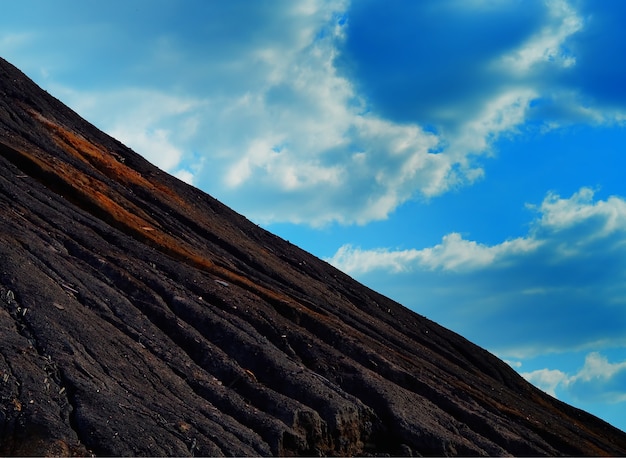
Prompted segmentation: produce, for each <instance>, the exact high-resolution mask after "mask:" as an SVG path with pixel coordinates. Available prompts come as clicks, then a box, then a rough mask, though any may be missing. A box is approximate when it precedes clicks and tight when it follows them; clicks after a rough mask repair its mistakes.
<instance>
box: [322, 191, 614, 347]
mask: <svg viewBox="0 0 626 458" xmlns="http://www.w3.org/2000/svg"><path fill="white" fill-rule="evenodd" d="M534 209H535V211H536V212H537V217H536V219H535V220H534V221H533V222H532V224H530V226H529V231H528V233H527V234H526V235H525V236H523V237H518V238H516V239H511V240H506V241H503V242H501V243H496V244H492V245H487V244H483V243H480V242H478V241H474V240H467V239H465V238H463V237H462V236H461V235H460V234H458V233H450V234H448V235H446V236H444V237H443V239H442V241H441V243H439V244H437V245H435V246H432V247H425V248H419V249H418V248H409V249H399V250H394V249H389V248H376V249H367V250H366V249H361V248H358V247H353V246H349V245H345V246H343V247H341V248H340V249H338V250H337V252H336V253H335V255H334V256H332V257H331V258H329V259H327V260H328V261H329V262H330V263H331V264H333V265H335V266H336V267H338V268H340V269H342V270H344V271H345V272H347V273H349V274H352V275H355V276H356V277H357V279H359V280H360V281H363V282H364V283H366V284H368V286H370V287H372V288H374V289H376V290H378V291H381V292H382V293H383V294H386V295H388V296H390V297H393V298H394V299H396V300H398V301H399V302H401V303H403V304H404V305H406V306H408V307H410V308H412V309H414V310H416V311H419V312H420V313H422V314H425V315H427V316H428V317H429V318H431V319H433V320H435V321H437V322H439V323H440V324H443V325H444V326H447V327H449V328H452V329H454V330H455V331H457V332H460V333H461V334H462V335H464V336H465V337H467V338H469V339H470V340H472V341H474V342H477V343H479V344H480V345H482V346H485V347H487V348H489V349H490V350H491V351H494V352H496V353H498V354H500V355H502V356H503V357H508V358H516V359H519V358H524V357H528V356H529V355H533V354H538V353H546V352H558V351H562V350H563V349H572V348H577V349H593V348H605V347H611V346H615V345H622V344H624V341H625V339H624V336H623V323H624V322H626V307H625V306H626V286H625V285H624V282H623V279H624V278H625V277H626V224H624V223H623V222H624V218H626V201H625V200H624V199H622V198H620V197H616V196H613V197H609V198H607V199H605V200H596V199H594V193H593V191H592V190H591V189H588V188H582V189H581V190H579V191H578V192H577V193H575V194H574V195H572V196H570V197H569V198H561V197H559V196H558V195H556V194H553V193H551V194H548V195H547V196H546V198H545V199H544V201H543V202H542V203H541V204H540V205H539V206H537V207H534ZM451 285H452V286H451ZM582 317H584V318H582ZM485 329H490V332H485Z"/></svg>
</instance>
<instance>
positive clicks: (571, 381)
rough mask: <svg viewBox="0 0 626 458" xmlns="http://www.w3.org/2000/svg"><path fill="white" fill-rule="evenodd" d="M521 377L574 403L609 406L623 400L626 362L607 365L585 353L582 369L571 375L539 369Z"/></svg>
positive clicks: (596, 355) (600, 357)
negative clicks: (560, 394) (561, 394)
mask: <svg viewBox="0 0 626 458" xmlns="http://www.w3.org/2000/svg"><path fill="white" fill-rule="evenodd" d="M521 375H522V376H523V377H524V378H525V379H526V380H528V381H529V382H530V383H532V384H534V385H536V386H538V387H539V388H541V389H542V390H544V391H546V392H547V393H548V394H550V395H552V396H555V397H557V389H558V390H559V391H560V392H562V393H563V395H568V396H571V397H573V398H574V399H576V400H577V401H583V402H600V403H611V404H614V403H620V402H625V401H626V385H625V384H624V382H625V381H626V361H622V362H617V363H611V362H609V360H608V358H607V357H606V356H604V355H602V354H600V353H598V352H591V353H588V354H587V356H586V357H585V364H584V366H583V367H582V368H581V369H580V370H579V371H578V372H576V373H575V374H567V373H565V372H562V371H560V370H556V369H539V370H536V371H532V372H524V373H522V374H521Z"/></svg>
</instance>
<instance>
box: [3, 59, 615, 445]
mask: <svg viewBox="0 0 626 458" xmlns="http://www.w3.org/2000/svg"><path fill="white" fill-rule="evenodd" d="M0 212H1V214H2V218H1V219H0V260H1V263H0V326H1V330H0V396H1V402H0V454H2V455H55V454H56V455H59V454H60V455H84V454H96V455H152V456H154V455H212V456H213V455H239V456H243V455H246V456H247V455H255V456H257V455H379V454H393V455H401V454H402V455H418V454H422V455H426V454H427V455H507V454H514V455H563V454H568V455H572V454H573V455H576V454H582V455H624V454H626V434H625V433H623V432H621V431H619V430H618V429H616V428H614V427H612V426H611V425H609V424H607V423H605V422H603V421H602V420H600V419H598V418H596V417H594V416H592V415H590V414H588V413H586V412H583V411H581V410H578V409H576V408H573V407H571V406H569V405H566V404H564V403H562V402H560V401H558V400H556V399H554V398H552V397H550V396H548V395H547V394H545V393H543V392H542V391H540V390H538V389H536V388H534V387H533V386H532V385H530V384H529V383H527V382H526V381H525V380H524V379H522V378H521V377H520V376H519V375H518V374H517V373H516V372H515V371H514V370H513V369H511V368H510V367H509V366H508V365H507V364H505V363H504V362H502V361H501V360H499V359H498V358H496V357H495V356H493V355H491V354H490V353H488V352H487V351H485V350H483V349H481V348H479V347H477V346H476V345H473V344H472V343H470V342H468V341H467V340H465V339H464V338H463V337H461V336H459V335H457V334H455V333H453V332H451V331H449V330H446V329H444V328H442V327H441V326H439V325H437V324H436V323H433V322H432V321H429V320H428V319H426V318H424V317H422V316H420V315H418V314H416V313H414V312H412V311H410V310H408V309H406V308H405V307H403V306H401V305H400V304H397V303H395V302H393V301H392V300H390V299H388V298H386V297H384V296H382V295H380V294H377V293H376V292H374V291H372V290H370V289H368V288H366V287H365V286H363V285H361V284H359V283H358V282H356V281H354V280H353V279H351V278H350V277H348V276H347V275H345V274H343V273H341V272H340V271H338V270H336V269H335V268H333V267H332V266H330V265H329V264H327V263H325V262H323V261H321V260H320V259H317V258H316V257H314V256H312V255H311V254H309V253H306V252H305V251H303V250H301V249H299V248H298V247H296V246H294V245H292V244H290V243H289V242H287V241H285V240H283V239H281V238H279V237H276V236H274V235H272V234H271V233H268V232H267V231H265V230H263V229H261V228H259V227H258V226H256V225H255V224H253V223H251V222H250V221H248V220H247V219H246V218H244V217H243V216H241V215H239V214H237V213H235V212H234V211H232V210H230V209H229V208H227V207H226V206H224V205H222V204H221V203H220V202H218V201H216V200H215V199H213V198H212V197H210V196H208V195H207V194H205V193H203V192H201V191H199V190H198V189H195V188H193V187H192V186H189V185H187V184H185V183H183V182H181V181H179V180H177V179H176V178H174V177H172V176H170V175H168V174H167V173H164V172H163V171H161V170H159V169H158V168H156V167H155V166H153V165H151V164H150V163H148V162H147V161H145V160H144V159H143V158H141V157H140V156H139V155H137V154H136V153H135V152H133V151H132V150H130V149H129V148H127V147H125V146H124V145H122V144H121V143H120V142H118V141H116V140H114V139H113V138H111V137H109V136H108V135H106V134H104V133H103V132H101V131H99V130H98V129H97V128H95V127H94V126H92V125H91V124H89V123H88V122H86V121H85V120H83V119H82V118H81V117H80V116H78V115H77V114H76V113H74V112H73V111H72V110H70V109H69V108H67V107H66V106H64V105H63V104H62V103H60V102H59V101H58V100H56V99H55V98H53V97H52V96H50V95H49V94H47V93H46V92H45V91H43V90H41V89H40V88H39V87H38V86H37V85H35V84H34V83H33V82H32V81H31V80H30V79H28V78H27V77H26V76H25V75H24V74H22V73H21V72H20V71H19V70H17V69H16V68H15V67H13V66H12V65H10V64H9V63H7V62H6V61H4V60H1V59H0Z"/></svg>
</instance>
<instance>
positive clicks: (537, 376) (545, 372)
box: [521, 369, 568, 398]
mask: <svg viewBox="0 0 626 458" xmlns="http://www.w3.org/2000/svg"><path fill="white" fill-rule="evenodd" d="M521 375H522V377H524V378H525V379H526V380H528V381H529V382H530V383H532V384H533V385H535V386H536V387H538V388H541V389H542V390H543V391H545V392H546V393H548V394H549V395H550V396H553V397H555V398H556V397H557V394H556V388H557V387H558V386H559V385H561V384H562V383H564V382H566V381H567V379H568V377H567V374H566V373H565V372H562V371H560V370H558V369H538V370H536V371H532V372H523V373H522V374H521Z"/></svg>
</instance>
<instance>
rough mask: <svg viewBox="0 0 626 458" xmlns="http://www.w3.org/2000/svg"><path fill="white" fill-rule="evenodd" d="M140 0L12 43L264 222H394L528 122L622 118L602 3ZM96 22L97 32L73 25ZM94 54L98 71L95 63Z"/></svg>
mask: <svg viewBox="0 0 626 458" xmlns="http://www.w3.org/2000/svg"><path fill="white" fill-rule="evenodd" d="M141 5H143V6H144V8H139V9H138V8H136V7H128V8H126V7H124V8H126V9H124V11H123V13H124V14H123V15H120V14H119V11H118V8H111V7H107V6H106V4H104V3H103V4H99V5H98V6H97V13H98V14H97V16H98V20H97V21H95V20H94V19H93V14H91V12H92V10H90V9H89V8H86V7H82V6H81V7H76V8H72V9H71V11H72V21H71V23H70V20H69V19H67V18H60V19H59V21H60V22H59V24H58V25H57V26H56V28H49V29H46V26H45V23H44V25H42V26H41V27H38V28H37V29H36V30H35V29H33V32H32V33H31V34H28V33H26V32H25V33H26V35H24V36H27V37H28V42H27V43H24V42H23V37H22V38H20V37H16V36H12V35H6V36H5V38H4V39H3V41H4V42H6V43H7V46H9V45H11V43H15V42H16V41H17V42H20V40H22V42H20V43H21V44H20V50H22V48H24V46H26V45H28V46H29V47H30V48H29V49H30V50H32V49H33V47H35V46H38V45H39V46H41V40H43V39H46V40H47V41H49V45H50V46H49V49H48V50H47V51H46V54H47V56H48V57H47V58H46V62H48V63H49V62H53V63H54V65H53V66H52V67H50V68H38V69H37V71H36V73H41V74H44V73H45V75H46V76H45V78H44V80H45V81H46V82H47V87H48V88H49V89H51V92H53V93H57V94H59V95H60V96H61V97H62V98H63V100H64V101H67V102H69V103H70V104H71V105H72V106H73V107H74V108H76V109H77V110H78V111H79V113H81V114H83V115H85V116H86V117H88V118H89V119H90V120H92V121H94V122H95V123H96V124H97V125H98V126H100V127H101V128H103V129H104V130H106V131H108V132H110V133H112V134H113V135H114V136H116V137H118V138H119V139H120V140H122V141H124V142H127V143H129V144H130V146H132V147H133V148H134V149H135V150H137V151H138V152H139V153H141V154H143V155H144V156H146V157H147V158H148V159H149V160H151V161H153V162H155V163H156V164H157V165H159V166H161V167H163V168H165V169H166V170H168V171H171V172H173V173H176V174H178V175H179V176H182V177H185V179H187V180H188V181H192V182H193V183H194V184H196V185H197V186H199V187H201V188H202V189H204V190H206V191H208V192H210V193H211V194H213V195H214V196H216V197H217V198H219V199H220V200H223V201H224V202H225V203H227V204H228V205H230V206H232V207H234V208H235V209H237V210H238V211H240V212H242V213H245V214H246V215H247V216H249V217H250V218H252V219H254V220H256V221H258V222H263V223H271V222H280V221H283V222H285V221H288V222H294V223H306V224H310V225H317V226H319V225H323V224H326V223H330V222H339V223H343V224H353V223H357V224H365V223H368V222H370V221H374V220H383V219H386V218H388V217H389V215H390V214H392V212H394V211H395V210H396V209H397V208H398V207H399V206H401V205H402V204H404V203H406V202H407V201H409V200H411V199H430V198H432V197H434V196H438V195H441V194H443V193H446V192H449V191H450V190H456V189H459V188H460V187H461V186H465V185H468V184H472V183H474V182H476V181H477V180H480V179H483V178H484V176H485V171H484V170H483V162H484V161H483V159H484V158H485V157H486V156H491V155H493V154H494V153H495V152H494V144H495V142H496V141H498V139H501V138H502V137H506V136H510V135H522V134H524V132H525V129H526V128H527V126H528V124H529V122H530V123H536V124H540V125H541V128H542V129H544V130H546V129H548V130H549V129H555V128H558V127H559V126H563V125H565V124H568V123H572V122H585V123H589V122H591V123H595V124H598V123H606V122H623V120H624V119H626V114H624V113H626V112H625V111H624V110H623V109H622V107H623V105H624V104H626V98H624V104H621V105H620V103H617V104H616V103H613V104H609V103H608V102H607V100H608V99H607V98H606V97H604V96H603V95H602V92H601V91H602V90H603V89H602V87H600V86H601V85H599V84H598V83H597V82H598V81H604V80H606V79H607V78H608V80H610V81H619V85H614V86H615V88H617V89H619V87H621V86H622V84H621V81H623V78H622V77H621V76H623V75H622V74H621V73H620V74H614V73H611V72H612V70H611V68H612V67H610V66H609V63H608V61H606V59H605V60H602V59H604V58H602V59H601V58H600V57H598V55H599V54H603V53H597V52H595V51H597V49H598V47H597V46H604V45H606V43H605V41H603V40H604V38H602V40H601V42H598V43H597V42H595V41H593V40H591V41H592V42H593V43H591V44H590V43H589V42H588V41H585V39H584V38H585V37H587V35H586V34H588V33H592V34H594V33H595V34H596V35H597V31H598V30H599V27H600V26H604V27H607V26H609V30H610V33H609V35H611V36H612V37H613V38H616V39H618V40H617V41H618V42H626V40H621V41H620V40H619V39H620V38H621V35H620V33H623V32H620V31H619V30H621V28H620V27H621V26H619V24H616V23H615V22H611V20H610V14H609V12H607V11H605V9H604V7H600V6H598V7H592V6H588V5H587V6H585V5H582V4H581V5H582V6H581V5H579V4H578V3H577V4H575V5H574V4H573V3H568V2H567V1H565V0H550V1H547V2H532V3H531V4H525V3H524V4H521V3H516V2H458V1H455V0H443V1H436V2H427V1H424V2H413V3H407V4H403V5H402V7H399V6H397V5H387V4H382V3H376V2H365V1H364V2H353V3H349V2H348V1H345V0H327V1H322V0H308V1H306V2H297V3H294V2H290V1H278V2H276V3H274V2H273V3H271V4H267V3H257V2H255V3H254V4H253V5H250V4H249V3H245V4H244V3H240V2H237V1H232V2H227V3H214V2H197V3H194V4H193V9H194V10H193V14H190V12H189V10H188V8H186V7H184V6H181V5H180V4H177V3H176V2H165V3H164V5H163V7H162V8H158V9H155V8H151V7H146V5H147V3H143V4H141ZM594 8H595V9H594ZM46 11H47V10H45V9H44V10H43V13H42V12H38V14H48V13H50V11H47V12H46ZM144 16H145V18H146V20H143V19H144ZM64 20H65V21H68V22H67V23H63V22H62V21H64ZM183 20H184V24H185V25H186V26H185V28H184V30H183V31H181V29H180V27H175V26H174V25H176V24H180V23H183ZM137 21H139V22H140V23H141V27H135V26H134V22H137ZM381 21H382V22H384V23H385V24H386V26H385V27H380V23H381ZM77 24H80V25H77ZM92 30H97V33H96V34H94V33H92V32H90V31H92ZM59 31H61V32H62V33H57V32H59ZM87 33H89V37H90V39H89V40H88V41H89V47H86V46H84V45H81V43H82V42H81V41H80V40H77V39H76V37H77V36H84V35H85V34H87ZM596 35H593V36H594V37H595V36H596ZM602 36H604V35H602ZM225 37H227V38H225ZM77 41H78V42H79V43H78V44H77V45H76V44H75V43H76V42H77ZM594 43H595V44H594ZM596 45H597V46H596ZM609 48H610V46H609ZM603 49H605V48H603ZM68 50H70V51H71V52H68ZM48 51H49V52H48ZM121 51H123V52H121ZM32 52H33V53H34V54H33V55H39V54H38V53H36V52H35V51H32ZM19 54H20V55H22V54H24V53H23V52H20V53H19ZM604 54H606V53H604ZM108 56H115V57H111V59H107V57H108ZM102 59H107V62H110V65H106V66H102V65H100V64H99V63H98V62H99V61H101V60H102ZM615 60H616V59H613V60H612V61H611V62H615ZM16 63H18V62H16ZM46 65H47V64H46ZM92 65H93V66H95V65H98V67H99V68H100V69H101V71H100V72H95V73H94V72H89V73H88V72H85V71H84V69H85V68H87V67H89V66H92ZM594 65H595V67H594V69H592V70H590V68H591V67H592V66H594ZM598 69H601V71H602V72H604V73H602V74H601V75H600V74H598V71H600V70H598ZM619 71H621V70H619ZM619 71H618V73H619ZM594 72H595V73H594ZM68 75H76V76H77V78H79V79H80V83H78V84H76V85H74V89H73V90H72V91H74V94H73V95H72V94H69V92H71V91H69V90H67V91H65V92H63V90H61V91H59V90H58V89H59V88H60V89H63V88H64V87H68V85H67V84H61V83H59V80H60V79H62V78H68ZM594 82H595V83H594ZM100 86H101V87H104V89H98V90H95V89H93V88H94V87H100ZM618 86H619V87H618ZM139 87H141V88H142V89H141V90H139V89H137V88H139ZM155 88H159V89H155ZM615 88H614V89H615ZM618 92H619V91H618ZM620 100H621V99H620ZM195 157H202V158H204V161H200V160H197V159H194V158H195ZM203 165H204V166H203ZM209 165H210V166H209Z"/></svg>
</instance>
